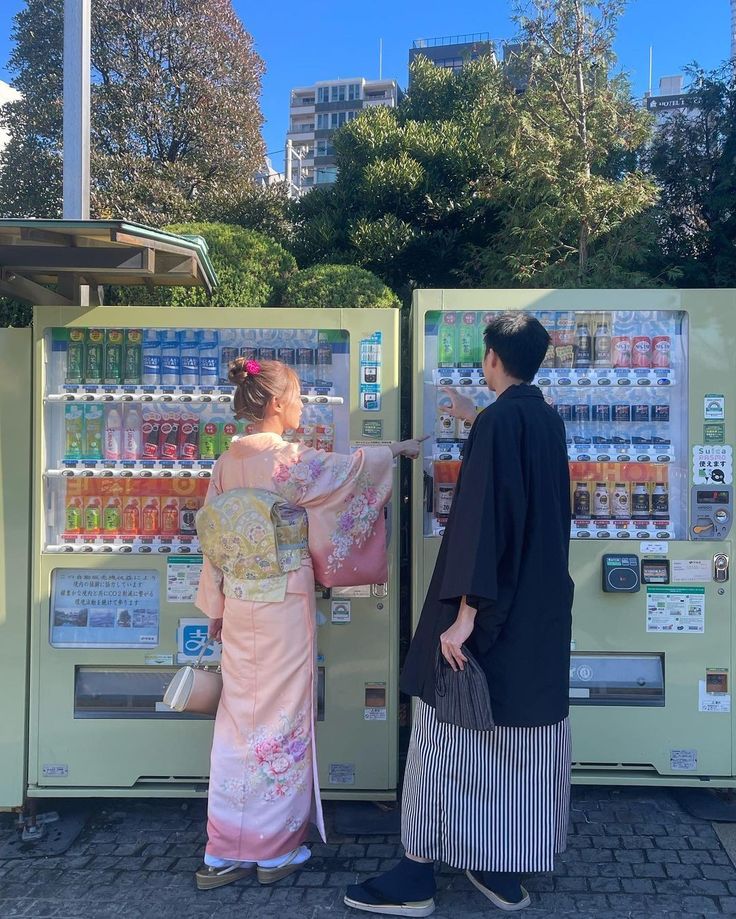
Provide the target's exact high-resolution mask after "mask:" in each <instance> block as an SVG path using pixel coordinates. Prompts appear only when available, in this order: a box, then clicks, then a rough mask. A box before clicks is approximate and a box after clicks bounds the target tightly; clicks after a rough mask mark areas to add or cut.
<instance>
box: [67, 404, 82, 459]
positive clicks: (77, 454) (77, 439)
mask: <svg viewBox="0 0 736 919" xmlns="http://www.w3.org/2000/svg"><path fill="white" fill-rule="evenodd" d="M83 437H84V415H83V413H82V406H81V405H66V406H64V458H65V459H69V460H76V459H81V458H82V455H83Z"/></svg>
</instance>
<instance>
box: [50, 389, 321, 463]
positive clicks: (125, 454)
mask: <svg viewBox="0 0 736 919" xmlns="http://www.w3.org/2000/svg"><path fill="white" fill-rule="evenodd" d="M253 430H254V427H253V425H252V424H249V423H247V422H245V421H236V420H235V419H233V417H232V414H231V413H230V412H228V414H227V415H225V414H221V415H220V414H210V413H209V412H207V414H206V415H205V414H204V413H203V412H200V413H197V412H196V411H194V410H192V408H191V407H188V406H187V407H171V408H169V409H165V408H164V407H162V406H161V405H157V404H146V405H144V406H138V405H135V404H122V405H114V406H111V405H104V404H102V403H100V402H88V403H69V404H66V405H65V406H64V456H63V459H64V461H65V462H80V461H82V462H84V461H87V462H92V461H99V460H106V461H109V462H135V461H139V460H144V461H154V462H155V461H161V460H163V461H169V462H177V461H190V460H191V461H194V460H215V459H217V458H218V457H219V456H220V455H221V454H222V453H224V452H225V451H226V450H227V449H228V447H229V446H230V444H231V442H232V440H233V438H234V437H238V436H242V435H244V434H250V433H253ZM290 436H291V437H292V439H294V440H298V441H299V442H301V443H303V444H304V445H305V446H309V447H317V448H318V449H320V450H326V451H328V452H331V451H332V450H333V449H334V443H335V427H334V423H333V418H332V411H331V410H330V409H329V408H327V407H324V406H319V407H313V408H312V407H310V409H307V410H306V411H305V415H304V421H303V424H302V426H301V427H300V428H299V430H298V431H295V432H292V433H291V435H290Z"/></svg>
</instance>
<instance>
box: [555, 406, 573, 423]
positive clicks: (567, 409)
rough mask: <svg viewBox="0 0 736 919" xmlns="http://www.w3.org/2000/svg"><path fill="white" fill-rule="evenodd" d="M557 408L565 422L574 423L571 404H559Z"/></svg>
mask: <svg viewBox="0 0 736 919" xmlns="http://www.w3.org/2000/svg"><path fill="white" fill-rule="evenodd" d="M555 408H556V409H557V414H558V415H559V416H560V418H562V420H563V421H572V405H570V403H569V402H558V403H557V405H556V406H555Z"/></svg>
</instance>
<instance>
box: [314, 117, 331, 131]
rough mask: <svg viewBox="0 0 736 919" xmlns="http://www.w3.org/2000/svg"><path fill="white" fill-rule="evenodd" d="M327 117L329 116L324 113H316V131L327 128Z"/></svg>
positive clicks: (328, 124)
mask: <svg viewBox="0 0 736 919" xmlns="http://www.w3.org/2000/svg"><path fill="white" fill-rule="evenodd" d="M329 117H330V116H329V115H327V114H326V113H320V114H319V115H317V130H318V131H326V130H327V129H328V128H329V126H330V123H329Z"/></svg>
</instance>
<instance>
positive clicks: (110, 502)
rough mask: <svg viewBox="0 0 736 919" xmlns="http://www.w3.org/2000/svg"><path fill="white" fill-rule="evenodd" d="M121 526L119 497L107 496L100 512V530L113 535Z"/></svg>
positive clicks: (107, 534) (106, 534)
mask: <svg viewBox="0 0 736 919" xmlns="http://www.w3.org/2000/svg"><path fill="white" fill-rule="evenodd" d="M121 526H122V513H121V511H120V498H108V499H107V501H106V502H105V509H104V511H103V512H102V530H103V532H104V534H105V536H115V535H116V534H117V533H119V532H120V527H121Z"/></svg>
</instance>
